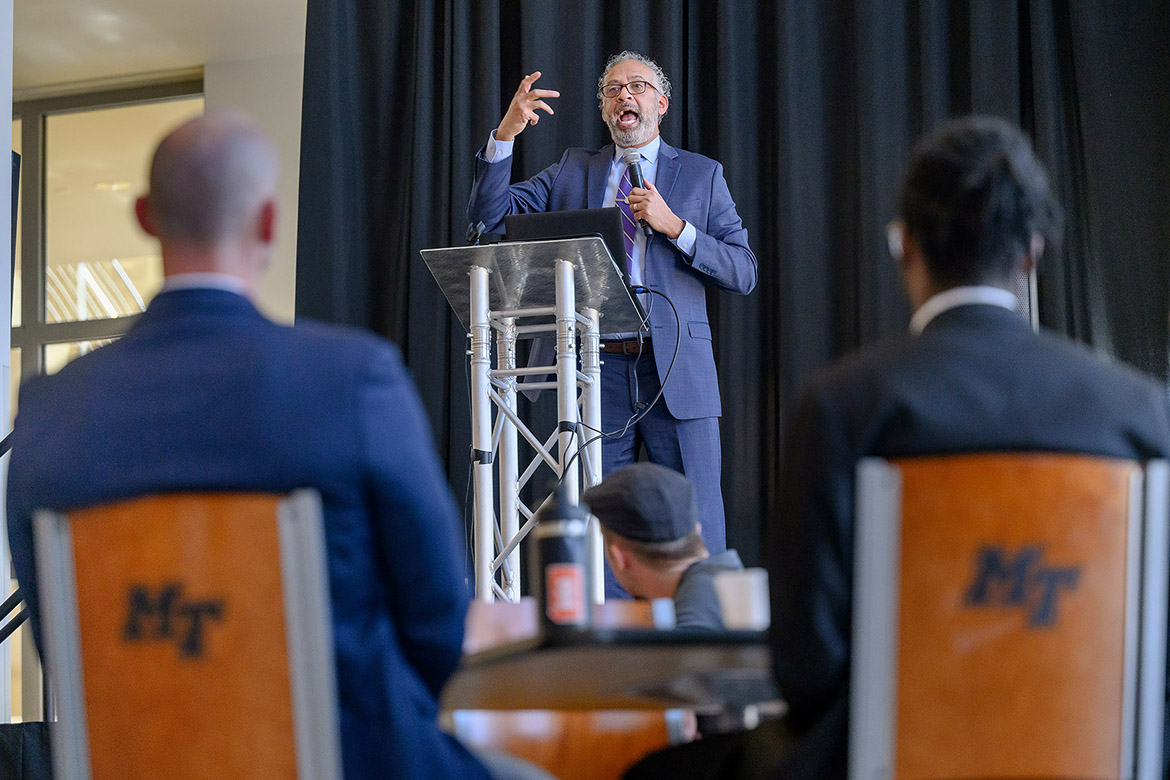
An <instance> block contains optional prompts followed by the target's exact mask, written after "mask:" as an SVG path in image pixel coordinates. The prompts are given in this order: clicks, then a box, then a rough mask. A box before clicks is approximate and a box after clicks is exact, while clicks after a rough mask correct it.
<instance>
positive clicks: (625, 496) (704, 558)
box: [584, 463, 743, 631]
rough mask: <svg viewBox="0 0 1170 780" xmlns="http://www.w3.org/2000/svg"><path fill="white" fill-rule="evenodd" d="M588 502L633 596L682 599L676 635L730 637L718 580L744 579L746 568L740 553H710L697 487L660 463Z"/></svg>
mask: <svg viewBox="0 0 1170 780" xmlns="http://www.w3.org/2000/svg"><path fill="white" fill-rule="evenodd" d="M584 500H585V503H586V504H587V505H588V506H589V511H590V512H592V513H593V514H594V516H596V517H597V520H598V522H599V523H600V524H601V534H602V537H603V539H604V543H605V559H606V561H608V563H609V565H610V569H611V570H612V571H613V574H614V577H615V578H616V579H617V581H618V584H619V585H621V586H622V587H623V588H624V589H625V590H626V592H627V593H629V594H630V595H631V596H634V597H635V598H643V599H657V598H670V599H674V614H675V627H676V628H680V629H704V630H710V631H721V630H723V613H722V611H721V610H720V608H719V599H718V597H717V596H716V594H715V575H716V574H718V573H719V572H721V571H740V570H742V569H743V563H742V562H741V561H740V559H739V553H737V552H736V551H735V550H724V551H723V552H720V553H716V554H715V555H711V553H710V552H708V550H707V547H706V545H704V544H703V540H702V538H701V537H700V536H699V528H700V523H699V507H698V505H697V504H696V503H695V488H694V486H693V485H691V482H690V480H689V479H687V478H686V477H685V476H683V475H682V474H680V473H678V472H677V471H674V470H673V469H668V468H666V467H665V466H659V465H658V464H656V463H632V464H630V465H629V466H624V467H622V468H620V469H618V470H617V471H614V472H612V473H611V474H610V475H609V476H607V477H606V478H605V479H603V480H602V481H601V483H600V484H598V485H594V486H593V487H591V488H589V489H588V490H587V491H585V495H584Z"/></svg>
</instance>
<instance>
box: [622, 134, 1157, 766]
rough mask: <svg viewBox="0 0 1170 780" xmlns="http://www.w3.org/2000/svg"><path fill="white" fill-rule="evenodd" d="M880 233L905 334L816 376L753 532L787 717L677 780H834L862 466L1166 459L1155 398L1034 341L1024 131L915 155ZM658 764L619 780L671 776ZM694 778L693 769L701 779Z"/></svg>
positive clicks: (1032, 181) (1113, 369) (1050, 222)
mask: <svg viewBox="0 0 1170 780" xmlns="http://www.w3.org/2000/svg"><path fill="white" fill-rule="evenodd" d="M898 204H899V205H898V208H899V215H898V219H897V220H895V221H894V222H893V223H891V225H890V227H889V229H888V233H887V235H888V240H889V245H890V250H891V254H892V255H893V256H894V260H895V261H896V262H897V263H898V267H899V269H900V271H901V274H902V280H903V283H904V286H905V288H906V291H907V293H908V295H909V297H910V301H911V303H912V305H913V308H914V314H913V317H912V318H911V321H910V332H909V333H907V334H905V335H902V336H898V337H894V338H892V339H890V340H888V341H885V342H883V343H880V344H876V345H873V346H871V347H868V348H866V349H864V350H862V351H861V352H860V353H858V354H856V355H854V356H852V357H848V358H845V359H844V360H842V361H840V362H838V363H836V364H834V365H832V366H829V367H828V368H826V369H824V370H823V371H821V372H820V373H819V374H817V375H816V376H815V377H814V378H813V379H812V380H811V381H810V382H809V383H808V385H807V386H806V388H805V389H804V391H803V392H802V393H801V395H800V398H799V401H798V403H797V405H796V410H795V414H794V415H793V417H792V419H791V421H790V423H789V425H788V428H787V432H786V435H785V437H784V438H785V442H786V444H785V451H784V453H783V460H782V474H781V501H780V516H779V517H778V518H777V519H776V521H775V522H772V523H770V524H767V525H766V526H765V529H764V534H765V538H764V545H763V554H764V562H765V566H766V568H767V569H768V573H769V579H770V582H771V584H772V592H771V602H772V626H773V631H772V634H771V645H772V655H773V667H774V672H775V675H776V680H777V683H778V684H779V687H780V693H781V696H782V697H783V698H784V700H785V701H786V702H787V704H788V714H787V716H786V717H785V719H784V720H783V721H781V722H779V723H777V724H770V725H766V726H765V727H761V728H760V729H757V730H756V732H753V734H752V736H751V737H750V738H749V739H746V740H743V741H738V742H731V743H726V742H725V743H714V744H711V745H708V746H706V748H703V749H702V750H703V751H704V752H703V755H702V756H697V755H696V754H695V753H694V752H693V751H696V750H700V749H701V748H699V747H697V745H698V744H700V743H696V747H694V748H692V752H690V753H687V754H678V753H676V754H675V755H673V756H672V757H671V758H670V759H669V760H670V761H671V762H672V763H670V764H669V766H670V767H673V768H677V767H679V766H685V767H687V768H688V769H687V771H688V774H687V777H692V778H705V777H774V778H785V780H791V779H792V778H808V779H809V780H813V779H814V778H815V779H816V780H832V779H833V778H844V777H845V776H846V766H847V756H846V749H847V730H848V723H849V710H848V707H849V664H850V661H851V656H850V626H851V610H852V583H853V557H852V550H853V530H854V484H853V482H854V469H855V467H856V465H857V462H858V461H859V460H860V459H862V458H865V457H868V456H877V457H883V458H899V457H909V456H916V455H938V454H946V453H961V452H980V451H1002V450H1020V451H1027V450H1031V451H1053V452H1071V453H1082V454H1091V455H1102V456H1109V457H1117V458H1125V459H1132V460H1138V461H1145V460H1149V459H1154V458H1165V457H1167V456H1170V404H1168V402H1167V394H1166V391H1165V388H1163V387H1161V386H1159V385H1158V384H1157V383H1156V382H1155V381H1153V380H1152V379H1150V378H1148V377H1146V376H1143V375H1142V374H1140V373H1138V372H1137V371H1135V370H1133V369H1131V368H1128V367H1125V366H1122V365H1119V364H1117V363H1115V362H1113V361H1111V360H1109V359H1107V358H1105V357H1103V356H1101V355H1099V354H1095V353H1094V352H1093V351H1091V350H1090V349H1088V348H1086V347H1085V346H1084V345H1081V344H1076V343H1073V342H1072V341H1070V340H1068V339H1066V338H1063V337H1061V336H1058V335H1055V334H1050V333H1037V332H1034V331H1033V330H1032V328H1031V327H1030V326H1029V324H1028V322H1027V321H1026V320H1025V319H1024V318H1023V317H1022V316H1021V315H1020V314H1019V313H1018V312H1016V311H1014V309H1015V308H1016V300H1015V297H1014V296H1013V294H1012V293H1011V292H1010V291H1009V289H1008V287H1009V285H1010V283H1011V278H1012V276H1013V274H1015V273H1016V272H1018V271H1024V270H1028V269H1030V268H1032V267H1033V266H1034V264H1035V263H1036V262H1037V261H1038V260H1039V259H1040V256H1041V255H1042V253H1043V251H1044V249H1045V247H1050V246H1052V245H1053V243H1054V242H1055V240H1056V238H1057V236H1058V235H1059V225H1060V216H1059V214H1060V212H1059V208H1058V206H1057V204H1056V201H1055V199H1054V198H1053V196H1052V193H1051V190H1050V188H1049V185H1048V179H1047V176H1046V175H1045V173H1044V169H1043V168H1042V166H1041V165H1040V162H1039V161H1038V160H1037V159H1036V156H1035V154H1034V152H1033V151H1032V147H1031V145H1030V144H1029V142H1028V140H1027V139H1026V138H1025V136H1024V135H1023V134H1022V133H1021V132H1020V130H1019V129H1017V128H1016V127H1014V126H1013V125H1011V124H1009V123H1008V122H1006V121H1004V120H1002V119H994V118H988V117H964V118H960V119H955V120H952V121H950V122H948V123H947V124H945V125H944V126H943V127H941V128H940V129H939V130H938V131H937V132H935V133H933V134H931V135H930V136H929V137H927V138H926V139H925V140H924V141H922V142H921V143H920V144H919V145H918V146H917V148H916V149H915V151H914V153H913V156H912V159H911V161H910V164H909V167H908V170H907V172H906V175H905V178H904V179H903V182H902V188H901V195H900V198H899V201H898ZM666 766H667V764H666V759H663V758H662V757H653V758H652V759H649V760H647V762H645V764H644V765H642V766H639V767H637V768H636V770H635V771H632V772H631V773H630V774H629V775H628V777H630V778H645V777H667V776H671V775H669V769H667V770H665V771H664V767H666ZM696 766H700V767H702V768H701V769H697V768H696Z"/></svg>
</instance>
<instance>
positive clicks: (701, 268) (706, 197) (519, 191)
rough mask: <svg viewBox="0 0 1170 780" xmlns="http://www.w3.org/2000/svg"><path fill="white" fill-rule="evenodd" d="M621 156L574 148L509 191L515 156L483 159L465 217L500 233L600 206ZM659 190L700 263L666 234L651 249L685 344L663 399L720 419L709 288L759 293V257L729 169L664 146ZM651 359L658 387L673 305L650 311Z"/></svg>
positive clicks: (652, 280)
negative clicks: (726, 175) (515, 223)
mask: <svg viewBox="0 0 1170 780" xmlns="http://www.w3.org/2000/svg"><path fill="white" fill-rule="evenodd" d="M613 153H614V148H613V145H612V144H609V145H607V146H605V147H603V148H601V149H600V150H597V151H591V150H588V149H569V150H567V151H566V152H565V153H564V155H563V156H562V157H561V159H560V161H559V162H558V163H556V164H555V165H552V166H550V167H548V168H545V169H544V170H543V171H541V172H540V173H538V174H537V175H536V176H534V177H532V178H531V179H529V180H528V181H524V182H520V183H518V184H513V185H511V186H509V182H510V180H511V174H512V163H511V160H512V158H511V157H508V158H507V159H506V160H501V161H500V162H497V163H489V162H487V161H486V160H485V159H484V156H483V150H482V149H481V150H480V152H479V154H477V155H476V175H475V183H474V184H473V185H472V189H471V200H470V202H469V203H468V206H467V216H468V218H469V219H470V220H471V221H472V222H483V223H484V225H485V226H486V228H487V231H488V232H495V233H498V232H502V230H503V220H504V216H505V215H507V214H517V213H528V212H534V211H562V210H568V209H585V208H601V201H602V198H604V196H605V185H606V179H607V178H608V176H609V171H610V166H611V164H612V162H613ZM654 185H655V186H656V187H657V188H658V191H659V192H660V193H662V197H663V198H664V199H665V200H666V203H667V204H668V205H669V206H670V208H671V209H672V210H673V211H674V213H675V214H677V215H678V216H679V218H680V219H685V220H686V221H687V222H689V223H690V224H692V225H694V226H695V230H696V231H697V238H696V241H695V256H694V258H688V257H687V256H686V255H684V254H683V253H682V252H680V251H679V250H678V249H677V248H676V247H675V246H674V245H673V244H672V243H671V242H670V240H669V239H667V238H666V236H663V235H661V234H659V233H655V234H654V235H653V236H651V237H650V239H649V241H648V243H647V245H646V270H645V283H646V286H647V287H650V288H651V289H654V290H657V291H659V292H661V293H662V294H663V295H665V296H667V297H668V298H670V300H671V301H673V302H674V305H675V307H676V308H677V309H678V316H679V323H680V325H681V328H682V338H681V340H680V342H679V350H678V359H677V360H676V361H675V366H674V373H673V374H672V376H671V380H670V381H669V382H666V383H664V386H663V398H664V400H665V401H666V406H667V408H668V409H669V410H670V413H671V414H672V415H674V417H675V418H677V419H680V420H689V419H695V418H698V417H718V416H719V415H720V414H721V411H722V409H721V406H720V401H719V382H718V379H717V377H716V374H715V356H714V353H713V352H712V350H711V325H710V323H709V321H708V319H707V297H706V283H707V282H713V283H715V284H717V285H719V286H720V287H723V288H725V289H728V290H731V291H732V292H738V293H742V294H745V295H746V294H747V293H750V292H751V291H752V290H753V289H754V288H755V286H756V275H757V269H756V256H755V255H754V254H752V250H751V249H750V248H749V247H748V235H747V230H746V229H745V228H744V226H743V222H742V220H740V218H739V214H738V213H736V210H735V202H734V201H733V200H732V199H731V193H730V191H728V189H727V182H726V181H725V180H724V179H723V166H722V165H720V164H719V163H717V162H716V161H714V160H712V159H710V158H708V157H704V156H703V155H701V154H694V153H692V152H685V151H682V150H681V149H675V148H674V147H672V146H670V145H668V144H667V143H666V142H663V143H662V144H661V145H660V147H659V151H658V170H657V173H656V174H655V182H654ZM650 328H651V337H652V339H653V341H652V346H653V348H654V360H655V362H656V363H657V365H658V376H659V380H662V379H663V378H664V376H665V374H666V370H667V367H668V366H669V365H670V360H671V356H672V355H673V353H674V343H675V338H676V334H677V332H678V329H677V328H676V327H675V321H674V315H673V314H672V313H671V311H670V307H669V306H666V305H664V304H663V302H662V301H657V302H656V303H655V305H654V306H653V308H652V310H651V313H650Z"/></svg>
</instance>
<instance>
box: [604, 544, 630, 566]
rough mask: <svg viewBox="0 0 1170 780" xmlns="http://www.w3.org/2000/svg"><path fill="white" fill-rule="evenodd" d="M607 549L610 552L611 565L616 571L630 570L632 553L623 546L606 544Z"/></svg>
mask: <svg viewBox="0 0 1170 780" xmlns="http://www.w3.org/2000/svg"><path fill="white" fill-rule="evenodd" d="M605 548H606V550H608V551H609V565H610V566H612V567H613V570H614V571H625V570H626V569H628V568H630V553H629V552H628V551H627V550H626V549H625V548H624V547H622V546H621V544H619V543H618V542H606V543H605Z"/></svg>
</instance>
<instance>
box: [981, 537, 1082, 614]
mask: <svg viewBox="0 0 1170 780" xmlns="http://www.w3.org/2000/svg"><path fill="white" fill-rule="evenodd" d="M974 568H975V576H974V578H973V580H972V582H971V585H970V587H969V588H968V589H967V591H966V593H965V594H964V596H963V603H964V605H965V606H968V607H1023V608H1025V609H1026V610H1027V617H1028V626H1029V627H1030V628H1048V627H1051V626H1054V625H1056V621H1057V598H1058V596H1059V595H1060V593H1061V592H1062V591H1066V592H1067V591H1072V590H1074V589H1075V588H1076V587H1077V583H1078V581H1079V580H1080V576H1081V567H1079V566H1052V565H1047V564H1045V563H1044V547H1043V545H1027V546H1024V547H1021V548H1019V550H1018V551H1016V552H1015V553H1014V554H1012V553H1011V552H1009V551H1008V550H1007V549H1006V548H1004V547H1002V546H997V545H985V546H983V547H981V548H980V549H979V550H978V551H977V552H976V554H975V567H974Z"/></svg>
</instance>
